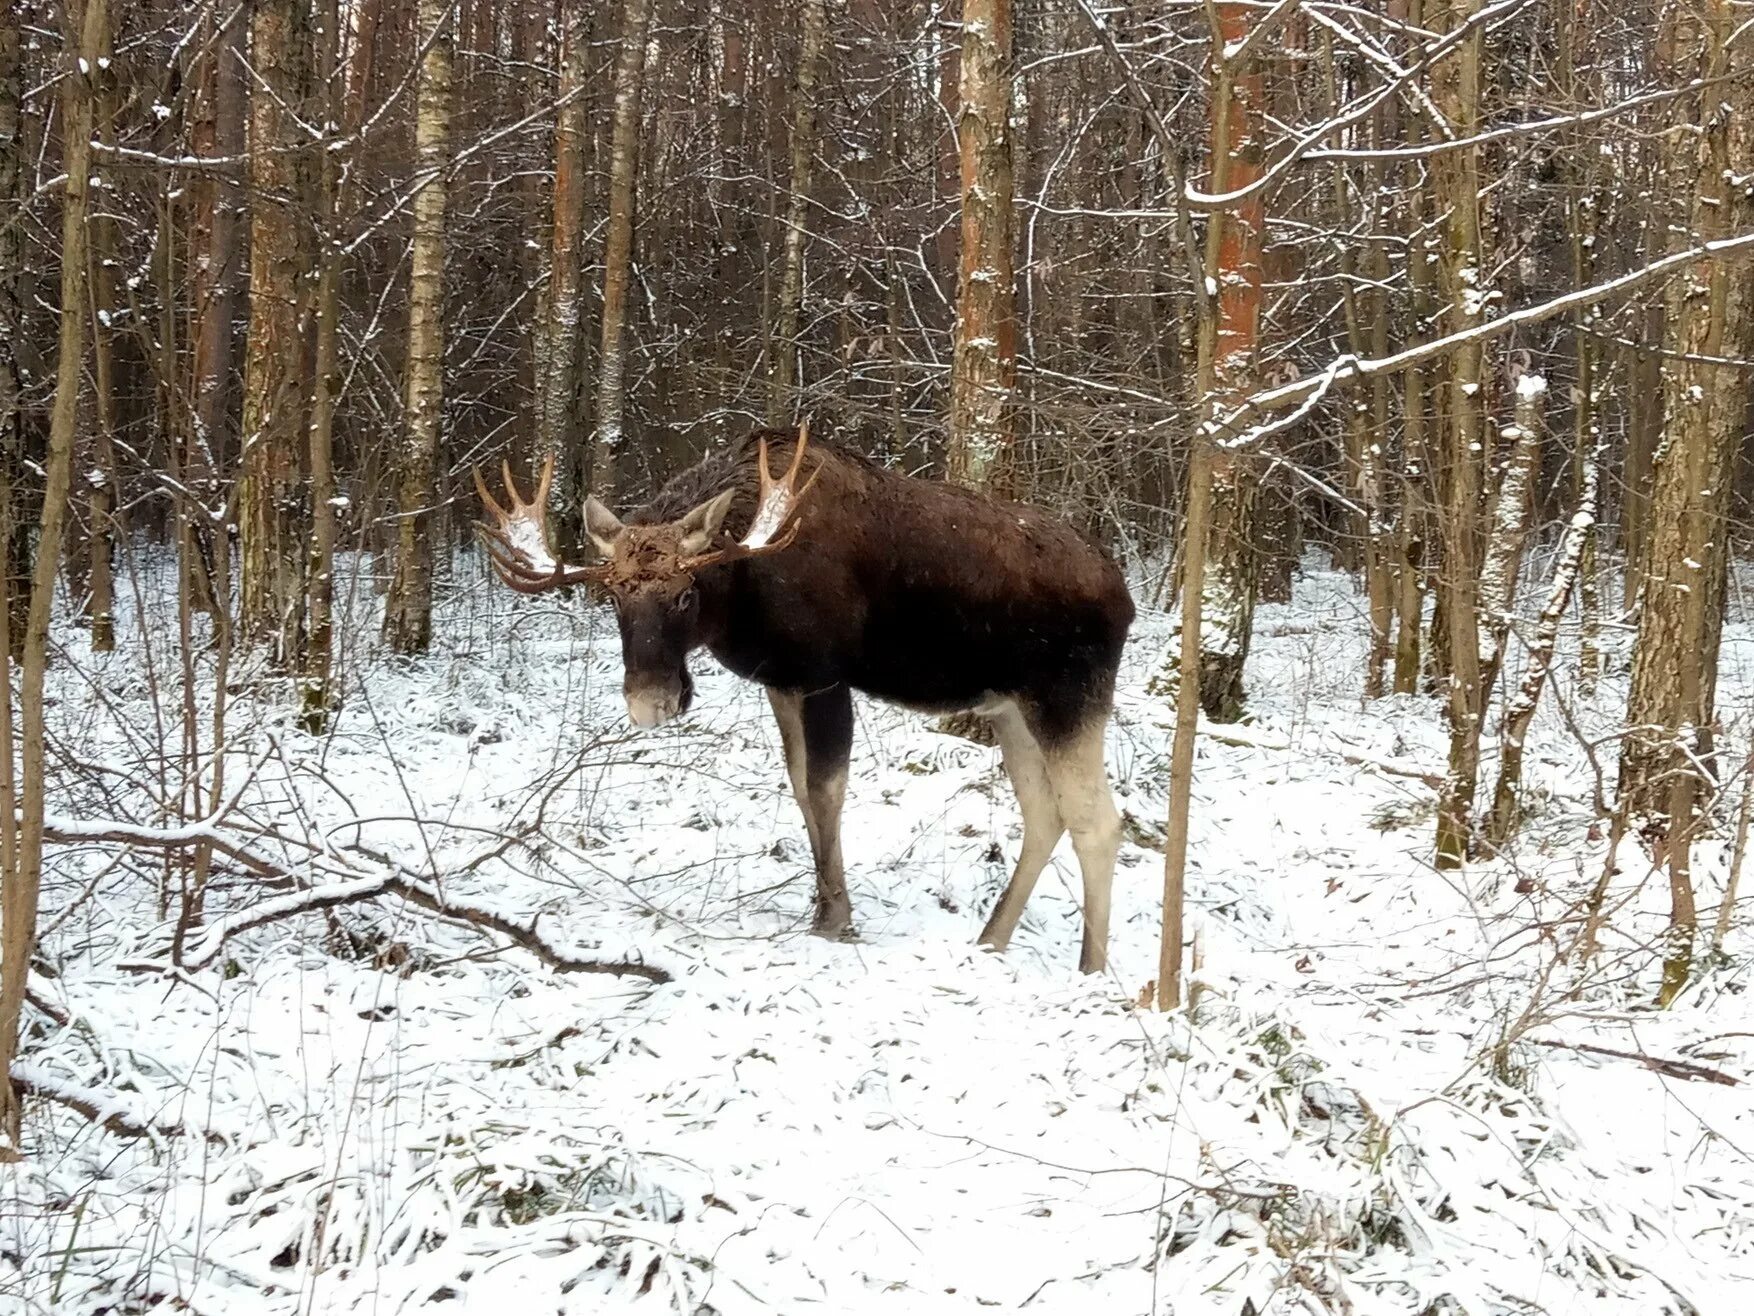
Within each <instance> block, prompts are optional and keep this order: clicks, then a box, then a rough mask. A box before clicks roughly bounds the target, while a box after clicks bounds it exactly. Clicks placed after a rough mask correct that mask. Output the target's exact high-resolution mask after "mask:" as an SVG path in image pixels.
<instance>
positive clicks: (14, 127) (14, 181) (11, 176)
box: [0, 4, 35, 799]
mask: <svg viewBox="0 0 1754 1316" xmlns="http://www.w3.org/2000/svg"><path fill="white" fill-rule="evenodd" d="M23 28H24V15H23V13H22V12H21V11H20V8H19V6H17V5H14V4H6V5H0V205H4V206H5V208H6V215H7V219H8V220H10V219H11V218H12V216H13V215H14V214H16V213H17V210H18V209H19V208H21V207H22V206H23V204H24V195H25V189H26V186H27V184H26V179H27V178H28V177H29V175H30V170H29V167H28V161H27V158H26V145H25V140H24V107H23V104H22V101H23V97H24V59H23V55H24V41H23V39H22V35H23ZM24 260H25V255H24V226H23V225H21V224H16V223H11V222H6V223H0V575H4V576H5V579H6V608H7V609H8V618H7V620H8V623H9V625H8V627H7V630H8V651H9V653H10V654H11V656H12V657H14V658H17V657H21V656H22V649H21V648H20V647H19V646H21V645H22V644H23V643H24V636H25V630H26V623H27V616H28V613H29V611H30V576H31V534H30V529H31V524H32V522H33V521H34V520H35V517H34V516H33V515H32V514H31V512H30V511H29V510H28V508H27V502H28V489H27V484H28V481H27V480H26V473H27V471H28V470H29V468H30V462H29V456H30V454H29V453H28V452H27V451H26V444H25V436H26V434H27V433H28V427H27V425H26V423H25V422H26V416H25V409H24V396H23V393H24V380H23V374H24V368H23V367H24V363H23V362H22V361H21V360H20V355H21V349H22V348H23V346H24V344H25V342H26V338H25V308H24V298H23V295H22V285H23V277H24ZM5 743H6V744H7V745H10V744H11V743H12V741H11V739H10V737H8V738H7V740H6V742H5ZM5 798H8V799H10V798H11V795H10V793H7V794H6V796H5Z"/></svg>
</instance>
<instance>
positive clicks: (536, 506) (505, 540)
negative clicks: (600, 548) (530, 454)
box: [472, 453, 609, 594]
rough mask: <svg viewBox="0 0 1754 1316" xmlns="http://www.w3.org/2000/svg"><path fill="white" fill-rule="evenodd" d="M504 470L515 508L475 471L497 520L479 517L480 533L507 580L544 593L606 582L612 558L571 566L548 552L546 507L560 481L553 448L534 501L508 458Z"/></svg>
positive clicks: (499, 572) (527, 591)
mask: <svg viewBox="0 0 1754 1316" xmlns="http://www.w3.org/2000/svg"><path fill="white" fill-rule="evenodd" d="M500 470H501V474H502V476H503V478H504V480H505V491H506V495H507V501H508V502H510V504H511V507H510V508H509V509H508V508H504V507H501V506H500V505H499V503H498V501H497V500H496V499H495V498H494V496H493V495H492V494H490V493H489V492H488V491H487V484H486V482H485V481H484V480H482V478H481V472H480V471H479V470H477V471H474V472H472V474H473V475H474V476H475V489H476V492H478V493H479V494H480V495H481V501H482V502H483V503H485V504H487V510H488V511H489V512H490V513H491V514H492V516H493V519H494V524H493V525H489V524H488V523H487V522H485V521H477V522H476V523H475V532H476V533H477V534H478V535H480V536H481V545H482V547H483V548H485V549H486V550H487V556H488V558H489V559H490V560H491V561H492V563H493V569H494V572H495V573H496V574H497V575H498V576H499V578H500V579H501V580H503V581H504V582H505V583H506V584H507V585H509V586H511V587H512V588H513V589H515V590H517V591H518V592H519V593H520V594H540V593H542V592H543V591H544V590H550V589H558V588H559V587H560V586H562V585H579V584H584V583H585V582H587V581H600V580H602V579H603V578H604V577H605V576H607V575H608V574H609V566H608V564H607V563H598V564H596V565H593V566H588V567H569V566H567V565H566V563H564V562H557V561H555V560H554V558H553V557H552V556H551V555H550V554H549V552H548V525H547V522H546V520H545V518H544V509H545V508H546V507H547V506H548V486H549V485H551V484H552V483H553V482H554V454H553V453H549V454H548V456H547V457H546V458H545V459H544V460H543V462H542V474H541V475H540V476H539V477H537V480H536V496H535V498H533V499H531V500H530V501H529V502H525V501H524V499H523V497H522V495H520V494H519V493H518V485H517V481H515V480H513V479H512V467H511V463H510V462H502V463H501V464H500Z"/></svg>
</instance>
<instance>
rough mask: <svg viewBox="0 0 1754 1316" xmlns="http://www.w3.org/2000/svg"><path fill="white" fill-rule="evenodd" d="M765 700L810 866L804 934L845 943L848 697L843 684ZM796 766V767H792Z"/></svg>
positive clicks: (848, 910)
mask: <svg viewBox="0 0 1754 1316" xmlns="http://www.w3.org/2000/svg"><path fill="white" fill-rule="evenodd" d="M768 699H769V700H770V701H771V702H772V704H773V709H774V715H775V717H776V718H777V719H778V721H779V724H780V740H781V743H782V744H784V745H785V747H786V766H787V770H788V772H789V773H790V775H791V778H792V791H793V794H794V795H796V796H797V799H798V807H799V808H800V809H801V810H802V811H803V814H804V826H805V829H806V830H807V831H808V832H809V833H810V853H811V855H812V857H813V858H814V859H815V862H816V909H815V914H814V917H813V918H812V920H811V925H810V931H811V932H813V933H815V934H816V935H817V936H819V937H829V938H835V939H840V940H846V939H850V938H851V937H852V936H853V907H852V902H851V900H850V899H849V898H848V896H847V881H846V871H845V869H844V867H843V865H842V862H841V849H840V815H841V807H842V805H843V804H844V803H845V802H846V790H847V763H848V760H849V759H850V758H851V756H852V747H853V699H852V692H851V691H850V690H848V689H847V687H846V686H844V685H841V686H833V687H830V688H829V689H827V690H821V691H817V692H815V693H813V694H808V695H797V694H790V693H787V692H784V691H777V690H770V691H769V692H768ZM800 751H801V752H800ZM800 761H801V764H802V766H801V768H800V767H794V766H793V764H794V763H798V762H800Z"/></svg>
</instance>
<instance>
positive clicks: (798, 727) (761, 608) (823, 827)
mask: <svg viewBox="0 0 1754 1316" xmlns="http://www.w3.org/2000/svg"><path fill="white" fill-rule="evenodd" d="M787 449H789V450H790V463H789V465H788V467H787V469H786V472H785V474H784V475H783V476H781V477H780V478H777V479H776V478H774V476H773V475H772V473H771V469H770V467H769V465H768V457H769V454H770V452H771V453H773V454H774V455H775V456H776V457H779V456H783V455H784V454H785V451H786V450H787ZM553 467H554V464H553V458H552V456H550V458H549V459H548V461H547V462H546V463H544V465H543V468H542V472H541V476H540V478H539V480H538V484H537V488H536V493H535V497H534V498H533V499H532V500H530V501H528V502H526V501H525V500H524V499H523V498H522V497H521V496H520V494H519V491H518V488H517V485H516V483H515V482H514V481H513V479H512V475H511V470H510V468H509V467H507V468H506V469H505V472H504V474H505V482H506V493H507V495H508V502H507V505H506V506H503V507H502V506H501V505H500V503H499V502H498V501H497V500H495V498H494V497H493V495H492V494H491V493H489V492H488V489H487V487H486V485H485V484H483V483H482V481H481V478H480V475H479V474H477V475H476V486H477V488H478V489H479V491H480V493H481V497H482V500H483V502H484V503H485V504H486V507H487V509H488V512H489V514H490V515H491V517H492V522H491V524H489V523H486V522H483V523H480V525H479V529H480V531H481V534H482V540H483V543H484V545H485V547H486V548H487V550H488V552H489V555H490V557H491V559H492V561H493V565H494V567H495V569H496V571H497V572H498V574H499V576H500V578H501V579H502V580H503V581H504V582H505V583H506V584H507V585H509V586H510V587H511V588H513V589H515V590H518V591H521V592H523V593H527V594H534V593H540V592H542V591H544V590H550V589H555V588H558V587H561V586H565V585H574V584H579V583H583V582H591V583H595V584H598V585H601V586H602V587H603V588H604V589H605V590H606V591H607V592H608V594H609V597H610V598H611V599H612V600H613V601H614V605H615V614H616V619H617V621H618V622H619V624H620V628H621V651H622V662H623V667H624V672H625V680H624V684H623V692H624V694H625V695H626V699H627V711H628V716H629V717H630V718H631V719H632V721H633V723H634V724H635V725H636V726H641V727H654V726H658V725H660V724H662V723H664V722H666V721H668V720H669V719H671V718H673V717H676V716H677V715H678V714H681V713H684V712H686V711H687V710H688V706H689V703H690V702H691V700H692V699H693V695H694V682H693V680H692V679H691V678H690V676H689V672H688V655H689V653H690V652H691V651H693V650H695V649H698V648H701V647H705V648H706V649H707V650H708V651H709V652H710V653H711V654H712V655H713V657H714V658H716V659H718V661H719V662H720V663H721V664H722V665H724V666H725V667H726V668H728V669H729V670H731V671H732V672H734V673H736V674H737V675H738V676H741V677H743V678H745V679H746V680H750V681H755V682H757V683H758V684H760V685H761V686H763V687H764V688H765V689H766V691H767V697H768V700H769V702H770V703H771V704H772V705H773V711H774V716H775V718H777V719H778V721H779V729H780V740H781V743H782V745H783V746H784V749H785V757H786V770H787V773H788V774H789V775H790V777H791V782H792V791H793V794H794V795H795V796H796V797H797V801H798V807H799V808H800V809H801V810H802V811H803V814H804V826H805V829H806V830H807V831H808V832H809V835H810V850H811V854H812V856H813V858H814V861H815V868H816V903H815V919H814V923H813V926H812V931H813V932H815V933H816V934H817V935H819V936H823V937H830V938H850V937H851V936H853V914H852V905H851V902H850V901H849V900H848V897H847V885H846V876H845V872H844V870H843V867H842V860H841V844H840V817H841V806H842V804H843V802H844V800H845V797H846V782H847V760H848V757H849V755H850V752H851V749H852V739H853V705H852V691H854V690H859V691H862V692H863V693H865V694H868V695H872V696H874V697H876V698H878V699H883V700H887V701H889V702H891V703H895V704H900V705H902V706H904V707H907V708H911V709H916V710H919V711H921V712H925V713H933V714H943V713H952V712H962V711H973V712H974V713H976V714H978V715H980V716H982V717H984V718H986V719H988V720H990V722H991V724H992V727H993V730H994V733H995V736H996V738H997V740H998V742H999V746H1000V749H1001V752H1002V754H1003V757H1004V763H1005V771H1006V772H1007V774H1008V775H1009V776H1010V778H1011V784H1012V787H1013V789H1014V790H1015V791H1016V793H1017V802H1018V805H1019V807H1020V808H1021V810H1022V814H1023V845H1022V852H1021V854H1020V855H1019V857H1018V860H1017V867H1016V869H1015V870H1014V871H1013V873H1012V875H1011V881H1010V884H1009V885H1008V886H1007V887H1006V888H1005V892H1004V895H1003V896H1001V897H1000V899H999V902H998V904H997V905H996V906H995V907H994V909H993V913H992V917H990V918H989V919H988V920H987V924H986V927H985V929H984V930H983V931H982V933H981V937H980V940H981V942H982V943H983V944H985V945H987V946H991V947H993V948H995V949H998V950H1003V949H1004V948H1005V946H1006V945H1007V943H1008V942H1009V941H1010V939H1011V934H1012V932H1013V931H1014V930H1015V929H1016V927H1017V921H1018V919H1019V918H1020V917H1021V916H1022V914H1023V907H1024V905H1025V903H1027V901H1028V900H1029V895H1030V892H1031V890H1032V889H1033V888H1034V886H1035V882H1036V879H1037V878H1038V877H1039V876H1040V875H1041V870H1042V869H1043V868H1044V867H1046V865H1047V861H1048V858H1049V856H1050V855H1051V854H1052V852H1053V849H1054V846H1055V845H1056V844H1058V842H1059V839H1060V835H1061V833H1063V832H1068V831H1069V832H1070V833H1071V834H1072V845H1073V848H1074V850H1075V851H1076V853H1077V856H1078V864H1079V868H1080V869H1081V871H1082V875H1083V884H1084V944H1083V952H1082V954H1081V956H1080V958H1079V967H1080V969H1082V970H1083V971H1084V972H1086V973H1093V972H1096V971H1098V970H1101V969H1102V968H1103V967H1104V966H1105V964H1106V962H1107V951H1108V920H1109V889H1110V886H1111V885H1112V883H1113V880H1114V867H1115V855H1116V852H1117V850H1118V849H1119V846H1120V835H1121V826H1120V817H1119V815H1118V814H1117V812H1116V811H1115V806H1114V800H1113V798H1112V796H1111V795H1110V793H1109V784H1108V775H1107V772H1106V770H1105V767H1104V763H1103V732H1104V729H1105V728H1106V726H1107V723H1108V718H1109V713H1110V711H1111V709H1112V706H1113V702H1114V688H1115V673H1116V669H1117V668H1118V666H1119V664H1120V657H1121V648H1122V645H1123V644H1124V642H1125V640H1126V634H1127V628H1128V626H1129V625H1130V624H1131V623H1132V620H1133V603H1132V599H1131V597H1130V596H1129V594H1128V592H1127V587H1126V582H1125V581H1124V580H1123V579H1122V577H1121V573H1120V571H1119V569H1118V568H1117V567H1116V566H1115V564H1114V562H1113V561H1111V560H1110V559H1109V558H1108V556H1107V555H1106V554H1104V553H1103V552H1102V551H1101V550H1100V549H1098V548H1096V547H1095V546H1094V545H1092V544H1090V543H1089V542H1087V541H1086V540H1085V539H1083V538H1082V537H1081V536H1080V535H1078V534H1077V533H1076V532H1075V531H1074V530H1073V529H1072V528H1071V527H1070V526H1068V525H1066V524H1065V523H1064V522H1063V521H1060V520H1057V519H1056V518H1054V517H1052V516H1049V515H1048V514H1047V513H1045V512H1043V511H1041V510H1039V509H1037V508H1034V507H1030V506H1027V505H1025V504H1021V503H1014V502H1007V501H1005V500H1003V499H1000V498H997V497H992V496H989V495H986V494H983V493H978V492H973V491H971V490H968V489H963V488H959V487H957V486H954V485H950V484H944V483H940V482H937V481H933V480H926V479H920V478H916V477H912V476H908V475H904V474H901V473H900V472H897V471H893V470H889V469H886V468H884V467H882V466H879V465H877V464H875V463H873V462H870V461H867V460H865V459H864V458H862V457H859V456H857V455H855V454H853V453H851V452H848V451H845V450H843V449H842V448H839V447H837V446H834V445H830V444H823V443H816V444H812V443H811V442H810V440H809V427H808V423H806V424H805V425H804V426H803V427H801V428H800V429H799V430H798V431H797V433H796V434H795V435H794V434H793V433H792V432H791V431H789V430H771V429H769V430H759V431H756V432H755V433H752V434H751V435H750V436H749V437H748V438H747V439H746V440H744V441H743V442H742V443H741V444H738V445H736V446H735V447H733V448H731V449H729V450H727V451H724V452H721V453H716V454H710V455H708V456H707V457H705V458H704V459H702V460H701V461H700V462H698V463H697V464H695V465H694V466H692V467H690V468H689V469H687V470H686V471H683V472H682V473H681V474H680V475H678V476H676V477H675V478H674V479H672V480H671V481H670V482H669V483H668V484H666V485H665V486H664V487H663V489H662V490H660V491H659V493H658V494H657V495H656V496H655V497H654V498H652V499H651V500H650V501H649V502H647V503H646V504H645V506H643V507H641V508H640V509H639V510H638V511H637V512H634V513H633V514H632V515H631V516H629V517H628V518H627V520H626V521H625V522H623V521H621V520H619V519H618V518H617V517H616V516H615V515H614V514H613V513H612V512H610V511H609V510H608V508H606V507H604V506H603V504H602V503H600V502H598V501H597V500H596V499H595V498H590V499H588V500H587V501H586V503H585V518H584V520H585V530H586V533H587V535H588V536H589V538H590V540H591V543H592V544H593V545H594V546H595V547H596V549H597V551H598V553H600V554H601V555H602V556H601V560H600V561H597V562H594V563H591V564H589V565H586V566H571V565H568V564H566V563H565V562H561V561H559V560H557V559H556V558H555V557H554V556H553V555H552V554H551V552H550V550H549V546H548V536H547V531H546V527H545V524H544V519H543V513H544V509H545V508H546V506H547V503H548V495H549V486H550V482H551V480H552V477H553ZM801 478H802V479H803V483H802V484H800V483H799V481H800V479H801Z"/></svg>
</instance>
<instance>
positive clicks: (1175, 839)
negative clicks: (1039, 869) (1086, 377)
mask: <svg viewBox="0 0 1754 1316" xmlns="http://www.w3.org/2000/svg"><path fill="white" fill-rule="evenodd" d="M1211 511H1212V443H1211V436H1210V434H1209V433H1208V432H1207V429H1206V426H1204V425H1202V426H1201V427H1200V430H1199V432H1198V433H1197V434H1195V436H1194V440H1193V447H1192V451H1191V452H1190V453H1189V454H1188V506H1187V514H1186V517H1185V519H1184V522H1183V532H1182V616H1181V637H1180V648H1179V650H1178V652H1177V658H1176V670H1177V673H1178V676H1179V678H1180V679H1178V680H1177V681H1176V683H1175V740H1174V741H1173V742H1172V744H1171V745H1170V751H1169V817H1168V820H1167V823H1166V826H1165V829H1164V834H1163V835H1164V844H1163V909H1162V931H1161V939H1160V941H1159V943H1158V949H1157V1008H1158V1009H1160V1010H1173V1009H1175V1008H1177V1007H1178V1006H1179V1005H1180V1004H1181V1002H1182V941H1183V934H1182V926H1183V921H1184V917H1183V912H1184V909H1185V906H1186V898H1187V873H1188V833H1189V831H1190V830H1191V824H1192V808H1193V784H1194V740H1195V738H1196V737H1197V736H1198V735H1199V731H1200V686H1199V683H1198V682H1197V681H1190V680H1188V679H1187V674H1188V673H1189V672H1190V671H1197V670H1198V669H1199V664H1200V629H1201V628H1200V622H1201V617H1200V611H1201V600H1202V599H1203V598H1204V597H1205V586H1206V540H1207V532H1208V530H1209V528H1210V526H1209V520H1210V516H1211Z"/></svg>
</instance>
